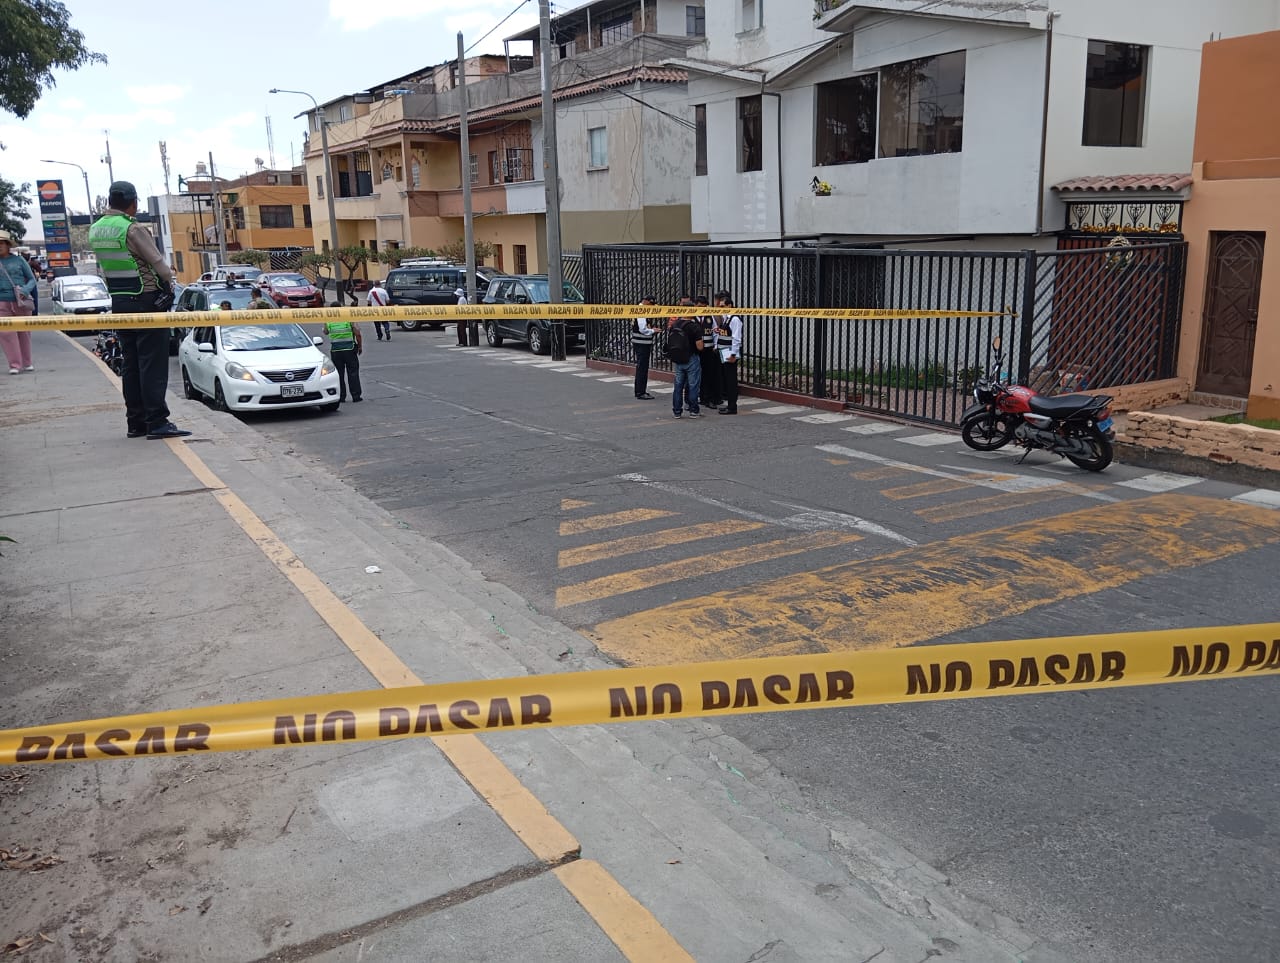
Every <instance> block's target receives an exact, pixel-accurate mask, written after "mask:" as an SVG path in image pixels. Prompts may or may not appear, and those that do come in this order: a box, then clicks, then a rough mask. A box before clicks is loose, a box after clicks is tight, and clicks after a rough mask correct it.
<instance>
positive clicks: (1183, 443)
mask: <svg viewBox="0 0 1280 963" xmlns="http://www.w3.org/2000/svg"><path fill="white" fill-rule="evenodd" d="M1124 440H1125V441H1126V442H1128V443H1129V444H1132V445H1138V446H1139V447H1142V448H1153V449H1161V450H1165V451H1176V452H1181V453H1182V454H1184V455H1190V456H1191V457H1193V458H1207V459H1209V460H1210V461H1213V462H1217V463H1218V464H1239V465H1249V466H1250V467H1253V468H1265V469H1267V470H1270V471H1280V431H1273V430H1271V429H1269V428H1255V427H1253V426H1252V425H1224V424H1223V423H1222V422H1219V421H1191V420H1190V419H1187V418H1176V417H1174V416H1172V415H1156V414H1152V413H1150V412H1147V411H1131V412H1130V413H1129V423H1128V426H1127V428H1126V429H1125V437H1124Z"/></svg>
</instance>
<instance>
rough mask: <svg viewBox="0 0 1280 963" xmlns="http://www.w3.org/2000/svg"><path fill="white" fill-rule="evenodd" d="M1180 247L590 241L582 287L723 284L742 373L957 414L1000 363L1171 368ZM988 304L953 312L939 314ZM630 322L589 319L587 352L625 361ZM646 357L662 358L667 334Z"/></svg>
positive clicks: (1064, 376) (1066, 374)
mask: <svg viewBox="0 0 1280 963" xmlns="http://www.w3.org/2000/svg"><path fill="white" fill-rule="evenodd" d="M1185 265H1186V245H1185V244H1184V243H1182V242H1180V241H1175V242H1162V243H1153V244H1135V245H1132V246H1127V247H1123V248H1112V247H1097V246H1094V247H1087V248H1080V249H1074V250H1058V251H1051V252H1036V251H1014V252H1004V251H904V250H895V251H890V250H876V249H847V248H823V247H810V248H802V247H792V248H785V249H779V248H748V249H742V248H721V247H708V246H701V245H682V246H670V247H649V246H632V245H622V246H586V247H584V249H583V254H582V266H583V286H584V293H585V294H586V297H587V301H588V302H590V303H597V304H635V303H637V302H638V301H639V300H640V299H641V298H642V297H644V296H652V297H653V298H654V299H655V300H656V301H657V302H658V303H659V304H675V303H676V302H677V301H678V300H679V298H680V296H681V295H682V294H690V295H698V294H704V295H706V296H707V297H708V298H709V299H710V298H711V297H712V295H713V294H714V293H715V292H716V291H719V290H720V289H722V288H724V289H728V290H729V291H731V292H732V293H733V296H734V301H735V303H736V304H737V305H738V306H739V307H740V308H742V309H743V311H742V318H743V323H744V338H743V354H742V361H741V362H740V364H739V380H740V382H741V383H742V384H743V385H746V386H752V387H758V388H769V389H773V390H778V391H784V392H791V393H795V394H800V395H806V396H810V397H814V398H827V399H835V400H838V401H842V402H844V403H845V404H846V405H848V406H850V407H855V408H862V409H867V410H871V411H881V412H885V413H891V414H894V415H897V416H900V417H905V418H911V419H916V420H920V421H927V422H935V423H941V424H955V423H957V422H958V421H959V418H960V414H961V413H962V412H963V410H964V408H965V406H966V405H967V404H968V396H969V392H970V391H971V389H972V386H973V382H974V380H975V379H976V378H977V377H978V376H979V375H981V374H982V373H984V372H986V371H987V370H989V369H990V368H991V367H992V366H993V365H994V364H995V359H996V356H997V350H996V348H995V347H994V342H995V339H996V337H997V336H999V339H1000V342H999V343H1000V345H1001V348H1000V351H1001V352H1003V353H1004V355H1005V361H1004V371H1005V372H1006V373H1007V374H1009V375H1010V376H1012V377H1013V378H1015V379H1016V380H1017V381H1018V382H1020V383H1022V384H1031V385H1032V386H1033V387H1035V388H1037V389H1038V390H1040V391H1042V392H1046V393H1052V392H1055V391H1064V390H1082V389H1093V388H1098V389H1101V388H1107V387H1111V386H1115V385H1121V384H1136V383H1140V382H1145V381H1154V380H1158V379H1161V378H1168V377H1172V376H1173V375H1174V373H1175V369H1176V364H1177V356H1176V347H1177V339H1178V330H1179V322H1180V316H1181V310H1182V287H1183V277H1184V273H1185ZM765 306H769V307H786V308H805V307H815V308H817V307H822V308H825V307H850V308H884V309H886V310H905V309H910V310H926V311H930V312H936V313H933V314H931V315H930V316H928V317H922V318H906V319H869V320H843V319H837V320H828V319H821V318H803V317H801V318H779V317H770V316H768V315H759V314H753V313H752V312H751V308H753V307H765ZM961 311H965V312H985V313H989V316H985V317H956V316H955V315H954V314H949V312H961ZM630 324H631V322H630V321H628V320H625V319H618V320H604V321H598V322H592V324H591V325H590V326H589V327H588V331H587V352H588V354H589V356H591V357H593V358H597V359H600V360H607V361H614V362H620V363H624V364H630V363H634V358H633V356H632V353H631V345H630V336H629V330H630ZM653 355H654V360H653V364H654V366H655V367H658V368H662V369H669V368H670V363H669V362H668V361H666V359H665V357H663V353H662V350H661V341H659V349H658V350H655V351H654V353H653Z"/></svg>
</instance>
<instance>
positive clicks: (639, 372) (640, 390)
mask: <svg viewBox="0 0 1280 963" xmlns="http://www.w3.org/2000/svg"><path fill="white" fill-rule="evenodd" d="M631 348H632V350H633V351H635V353H636V397H637V398H639V397H640V396H641V395H647V394H648V393H649V358H650V356H652V354H653V343H652V342H650V343H649V344H637V343H635V342H632V344H631Z"/></svg>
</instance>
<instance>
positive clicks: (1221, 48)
mask: <svg viewBox="0 0 1280 963" xmlns="http://www.w3.org/2000/svg"><path fill="white" fill-rule="evenodd" d="M1277 91H1280V31H1272V32H1269V33H1262V34H1253V35H1250V36H1246V37H1236V38H1232V39H1229V40H1219V41H1214V42H1211V43H1207V44H1205V45H1204V52H1203V59H1202V62H1201V76H1200V100H1199V109H1198V112H1197V120H1196V137H1195V147H1194V153H1193V162H1194V163H1193V169H1192V174H1193V177H1194V184H1193V187H1192V191H1191V199H1190V201H1189V202H1188V203H1187V205H1186V208H1185V210H1184V216H1183V233H1184V235H1185V236H1186V238H1187V241H1188V243H1189V251H1188V263H1187V290H1186V300H1185V304H1184V311H1183V319H1182V335H1181V345H1180V347H1181V350H1180V352H1179V357H1180V364H1179V369H1180V370H1179V374H1180V375H1181V376H1182V377H1184V378H1186V379H1187V380H1188V381H1189V382H1190V384H1191V385H1192V387H1193V389H1194V390H1196V391H1200V392H1206V393H1210V394H1218V395H1226V396H1230V397H1235V398H1247V399H1248V416H1249V417H1250V418H1280V123H1276V119H1277V110H1276V106H1275V105H1276V98H1277Z"/></svg>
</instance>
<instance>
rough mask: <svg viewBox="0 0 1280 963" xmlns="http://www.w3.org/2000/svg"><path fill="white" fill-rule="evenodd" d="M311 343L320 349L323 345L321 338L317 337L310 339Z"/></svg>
mask: <svg viewBox="0 0 1280 963" xmlns="http://www.w3.org/2000/svg"><path fill="white" fill-rule="evenodd" d="M311 343H312V344H314V345H315V346H316V347H317V348H318V347H320V346H321V345H322V344H324V338H321V337H318V336H317V337H314V338H312V339H311Z"/></svg>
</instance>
